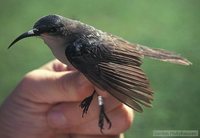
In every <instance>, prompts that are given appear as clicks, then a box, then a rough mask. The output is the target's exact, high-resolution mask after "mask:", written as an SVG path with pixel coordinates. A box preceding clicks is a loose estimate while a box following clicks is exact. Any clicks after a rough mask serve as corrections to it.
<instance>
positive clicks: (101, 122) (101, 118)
mask: <svg viewBox="0 0 200 138" xmlns="http://www.w3.org/2000/svg"><path fill="white" fill-rule="evenodd" d="M98 104H99V108H100V112H99V127H100V131H101V133H103V131H102V130H103V129H104V128H103V126H104V119H105V120H106V122H107V123H108V125H109V126H108V129H110V128H111V126H112V123H111V121H110V119H109V118H108V116H107V115H106V113H105V108H104V102H103V97H102V96H98Z"/></svg>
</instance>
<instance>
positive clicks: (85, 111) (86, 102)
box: [80, 90, 96, 117]
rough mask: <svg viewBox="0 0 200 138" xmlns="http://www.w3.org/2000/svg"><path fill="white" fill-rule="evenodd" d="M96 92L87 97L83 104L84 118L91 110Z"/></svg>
mask: <svg viewBox="0 0 200 138" xmlns="http://www.w3.org/2000/svg"><path fill="white" fill-rule="evenodd" d="M95 92H96V91H95V90H94V92H93V93H92V95H90V96H88V97H86V98H85V99H84V100H83V101H82V102H81V104H80V107H81V109H83V113H82V117H83V116H84V114H87V111H88V109H89V107H90V104H91V102H92V99H93V97H94V94H95Z"/></svg>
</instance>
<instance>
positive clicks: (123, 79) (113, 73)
mask: <svg viewBox="0 0 200 138" xmlns="http://www.w3.org/2000/svg"><path fill="white" fill-rule="evenodd" d="M65 52H66V56H67V58H68V60H69V61H70V62H71V64H72V65H73V66H74V67H75V68H76V69H78V70H79V71H80V72H82V73H83V74H84V75H85V76H86V77H87V78H88V79H89V80H90V81H91V82H92V83H93V84H94V85H95V86H97V87H99V88H101V89H104V90H106V91H108V92H109V93H110V94H111V95H113V96H114V97H116V98H117V99H118V100H119V101H121V102H123V103H125V104H126V105H128V106H130V107H131V108H133V109H135V110H136V111H138V112H142V111H143V110H142V108H141V105H140V104H142V105H145V106H148V107H151V101H152V100H153V98H152V94H153V92H152V90H151V89H150V87H149V82H148V79H147V77H146V76H145V74H144V72H143V71H142V69H141V68H140V67H139V66H140V65H141V60H140V58H141V55H140V53H139V52H137V49H136V47H132V46H130V45H129V44H128V43H126V41H121V40H117V39H114V37H113V38H112V37H110V38H109V39H107V40H103V41H101V42H99V41H95V40H92V39H89V40H88V39H86V38H80V39H78V40H76V41H75V42H74V43H73V44H72V45H71V46H68V47H67V49H66V51H65Z"/></svg>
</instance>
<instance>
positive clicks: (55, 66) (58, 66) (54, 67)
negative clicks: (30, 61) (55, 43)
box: [40, 59, 76, 72]
mask: <svg viewBox="0 0 200 138" xmlns="http://www.w3.org/2000/svg"><path fill="white" fill-rule="evenodd" d="M40 69H45V70H49V71H55V72H62V71H70V70H76V69H75V68H74V67H72V66H67V65H65V64H63V63H62V62H60V61H59V60H57V59H55V60H53V61H50V62H48V63H47V64H45V65H43V66H42V67H41V68H40Z"/></svg>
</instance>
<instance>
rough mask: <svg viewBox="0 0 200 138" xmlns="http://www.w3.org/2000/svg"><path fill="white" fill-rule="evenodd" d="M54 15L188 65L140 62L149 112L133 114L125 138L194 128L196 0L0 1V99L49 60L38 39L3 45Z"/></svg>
mask: <svg viewBox="0 0 200 138" xmlns="http://www.w3.org/2000/svg"><path fill="white" fill-rule="evenodd" d="M52 13H56V14H60V15H63V16H65V17H68V18H73V19H77V20H81V21H82V22H85V23H88V24H90V25H93V26H95V27H96V28H99V29H101V30H103V31H107V32H110V33H113V34H115V35H118V36H121V37H123V38H125V39H127V40H129V41H130V42H135V43H140V44H143V45H148V46H150V47H157V48H164V49H168V50H171V51H176V52H177V53H181V54H182V55H183V56H185V57H187V58H188V59H189V60H190V61H191V62H192V63H193V65H192V66H188V67H185V66H180V65H173V64H170V63H163V62H159V61H154V60H149V59H145V60H144V62H145V63H144V64H143V69H144V70H145V72H146V73H147V75H148V77H149V79H150V80H151V85H152V88H153V89H154V91H155V94H154V97H155V98H154V99H155V100H154V102H153V108H152V109H147V108H145V111H144V113H142V114H139V113H136V114H135V116H136V117H135V119H134V123H133V126H132V127H131V128H130V129H129V130H128V131H127V133H126V137H127V138H133V137H136V138H137V137H143V138H145V137H146V138H149V137H153V130H162V129H167V130H197V129H199V128H200V123H199V122H200V115H199V113H200V112H199V105H200V100H199V95H200V94H199V91H200V86H199V80H200V65H199V64H200V62H199V60H200V58H199V53H200V46H199V43H200V14H199V13H200V1H199V0H165V1H164V0H118V1H116V0H107V1H106V0H101V1H100V0H98V1H97V0H82V1H80V0H60V1H49V0H43V1H28V0H1V4H0V17H1V18H0V22H1V23H0V25H1V29H0V36H1V37H0V61H1V65H0V74H1V75H0V76H1V77H0V92H1V93H0V101H1V102H2V101H3V100H4V99H5V98H6V96H7V95H8V94H9V93H10V92H11V91H12V89H14V87H15V86H16V85H17V83H18V82H19V81H20V79H21V78H22V77H23V75H24V74H25V73H27V72H29V71H31V70H33V69H35V68H37V67H39V66H41V65H42V64H44V63H46V62H47V61H49V60H51V59H53V56H52V54H51V53H50V51H49V49H48V48H47V47H46V46H45V45H44V44H43V42H42V41H41V40H40V39H37V38H29V39H24V40H23V41H21V42H19V43H17V44H16V46H15V47H13V48H12V49H10V50H7V46H8V45H9V44H10V42H11V41H12V40H13V39H14V38H16V36H18V35H19V34H21V33H22V32H24V31H27V30H29V29H30V28H31V27H32V25H33V23H34V22H35V21H36V20H37V19H38V18H40V17H41V16H44V15H48V14H52Z"/></svg>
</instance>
